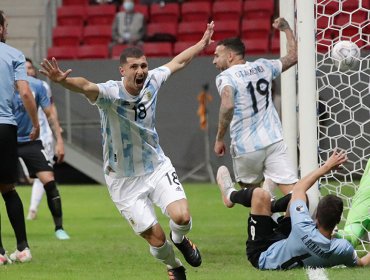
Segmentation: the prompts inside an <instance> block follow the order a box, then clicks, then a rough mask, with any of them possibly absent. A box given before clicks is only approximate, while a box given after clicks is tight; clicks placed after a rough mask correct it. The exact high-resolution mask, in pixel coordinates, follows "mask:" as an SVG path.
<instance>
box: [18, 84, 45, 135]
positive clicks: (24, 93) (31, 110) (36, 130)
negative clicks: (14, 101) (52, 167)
mask: <svg viewBox="0 0 370 280" xmlns="http://www.w3.org/2000/svg"><path fill="white" fill-rule="evenodd" d="M16 86H17V90H18V92H19V95H20V97H21V99H22V102H23V105H24V107H25V108H26V111H27V113H28V115H29V116H30V119H31V121H32V126H33V128H32V131H31V134H30V139H31V140H36V139H37V138H38V137H39V134H40V124H39V118H38V116H37V107H36V102H35V98H34V97H33V94H32V92H31V89H30V88H29V86H28V82H27V81H23V80H19V81H17V82H16Z"/></svg>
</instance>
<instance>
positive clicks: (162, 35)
mask: <svg viewBox="0 0 370 280" xmlns="http://www.w3.org/2000/svg"><path fill="white" fill-rule="evenodd" d="M176 36H177V23H175V24H174V23H169V22H162V23H155V22H154V23H149V24H148V25H147V28H146V39H145V40H146V41H156V42H159V41H168V42H174V41H176Z"/></svg>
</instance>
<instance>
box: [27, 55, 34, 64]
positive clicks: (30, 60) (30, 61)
mask: <svg viewBox="0 0 370 280" xmlns="http://www.w3.org/2000/svg"><path fill="white" fill-rule="evenodd" d="M26 61H27V62H29V63H31V64H32V65H33V62H32V59H31V58H29V57H26Z"/></svg>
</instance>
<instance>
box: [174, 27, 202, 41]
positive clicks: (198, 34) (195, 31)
mask: <svg viewBox="0 0 370 280" xmlns="http://www.w3.org/2000/svg"><path fill="white" fill-rule="evenodd" d="M205 26H206V24H205V23H204V22H180V23H179V27H178V30H177V40H178V41H188V42H189V41H190V42H194V41H199V40H200V39H201V38H202V36H203V34H204V30H205Z"/></svg>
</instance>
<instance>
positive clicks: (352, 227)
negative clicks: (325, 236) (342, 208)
mask: <svg viewBox="0 0 370 280" xmlns="http://www.w3.org/2000/svg"><path fill="white" fill-rule="evenodd" d="M369 231H370V160H368V162H367V165H366V168H365V171H364V174H363V175H362V177H361V181H360V185H359V188H358V190H357V191H356V194H355V195H354V197H353V199H352V203H351V207H350V208H349V211H348V215H347V220H346V224H345V225H344V229H343V230H339V231H338V232H337V233H335V235H334V236H335V237H337V238H345V239H347V240H348V241H349V242H351V244H352V245H353V246H354V247H356V246H357V245H358V244H359V243H360V240H361V239H363V238H364V237H365V234H366V233H368V232H369Z"/></svg>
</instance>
